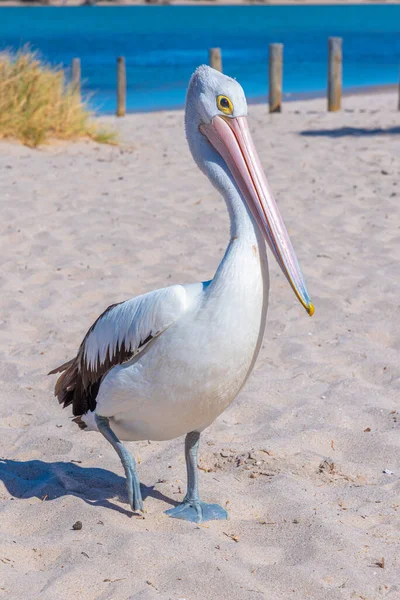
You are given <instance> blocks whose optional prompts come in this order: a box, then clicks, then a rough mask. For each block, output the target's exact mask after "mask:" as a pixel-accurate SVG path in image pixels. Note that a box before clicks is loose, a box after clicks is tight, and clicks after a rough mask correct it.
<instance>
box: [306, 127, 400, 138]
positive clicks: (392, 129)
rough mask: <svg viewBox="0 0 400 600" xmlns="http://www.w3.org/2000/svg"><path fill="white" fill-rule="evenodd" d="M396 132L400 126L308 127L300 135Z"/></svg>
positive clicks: (394, 133) (366, 134)
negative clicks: (372, 127) (385, 127)
mask: <svg viewBox="0 0 400 600" xmlns="http://www.w3.org/2000/svg"><path fill="white" fill-rule="evenodd" d="M396 134H400V127H397V126H396V127H389V128H388V129H382V128H380V127H378V128H376V129H369V128H368V127H338V129H306V130H304V131H300V135H305V136H308V137H320V136H327V137H345V136H353V137H363V136H374V135H396Z"/></svg>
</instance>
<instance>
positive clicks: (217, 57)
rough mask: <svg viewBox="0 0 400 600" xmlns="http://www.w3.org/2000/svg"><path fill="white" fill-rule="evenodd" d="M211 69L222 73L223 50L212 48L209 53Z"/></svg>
mask: <svg viewBox="0 0 400 600" xmlns="http://www.w3.org/2000/svg"><path fill="white" fill-rule="evenodd" d="M208 57H209V63H210V67H212V68H213V69H216V70H217V71H220V72H221V73H222V56H221V48H210V49H209V51H208Z"/></svg>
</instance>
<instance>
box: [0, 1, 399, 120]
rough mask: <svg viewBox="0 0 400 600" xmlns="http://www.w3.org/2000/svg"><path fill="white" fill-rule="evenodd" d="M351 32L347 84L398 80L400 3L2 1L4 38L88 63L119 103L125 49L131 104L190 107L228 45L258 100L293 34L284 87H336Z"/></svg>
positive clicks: (96, 85) (108, 106) (236, 72)
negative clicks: (338, 42) (331, 68)
mask: <svg viewBox="0 0 400 600" xmlns="http://www.w3.org/2000/svg"><path fill="white" fill-rule="evenodd" d="M329 36H340V37H342V38H343V83H344V88H350V87H359V86H378V85H383V84H392V83H396V82H397V81H398V78H399V65H400V5H340V6H339V5H337V6H259V5H257V6H168V5H163V6H115V7H114V6H112V7H98V6H81V7H5V8H0V48H1V49H5V48H13V49H17V48H20V47H21V46H23V45H24V44H26V43H29V44H30V45H31V47H32V48H33V49H36V50H38V51H39V52H40V54H41V56H42V57H43V59H45V60H46V61H48V62H50V63H51V64H55V65H63V66H64V67H69V65H70V63H71V60H72V58H73V57H79V58H80V59H81V64H82V78H83V93H84V94H85V95H89V96H90V104H91V106H92V107H93V108H95V109H96V110H98V111H99V112H105V113H108V112H113V111H114V110H115V105H116V58H117V56H125V58H126V64H127V81H128V93H127V107H128V110H129V111H152V110H160V109H164V108H178V107H182V106H183V103H184V99H185V90H186V86H187V83H188V80H189V77H190V75H191V73H192V72H193V71H194V69H195V68H196V66H198V65H199V64H202V63H206V62H207V61H208V48H210V47H221V49H222V57H223V70H224V72H225V73H227V74H228V75H231V76H232V77H236V78H237V79H238V80H239V81H240V83H241V84H242V85H243V87H244V89H245V92H246V95H247V97H248V98H249V100H250V101H260V100H261V101H262V100H264V99H265V98H266V95H267V88H268V80H267V78H268V45H269V44H270V43H272V42H281V43H283V44H284V82H283V88H284V94H285V98H287V99H290V98H291V97H293V96H294V95H298V94H302V93H307V94H319V93H323V91H324V90H325V89H326V65H327V40H328V37H329Z"/></svg>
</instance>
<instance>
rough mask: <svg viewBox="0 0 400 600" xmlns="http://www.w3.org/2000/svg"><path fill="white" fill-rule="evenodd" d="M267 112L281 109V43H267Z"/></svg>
mask: <svg viewBox="0 0 400 600" xmlns="http://www.w3.org/2000/svg"><path fill="white" fill-rule="evenodd" d="M268 67H269V68H268V71H269V112H270V113H275V112H281V111H282V72H283V44H270V45H269V65H268Z"/></svg>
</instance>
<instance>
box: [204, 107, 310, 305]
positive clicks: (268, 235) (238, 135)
mask: <svg viewBox="0 0 400 600" xmlns="http://www.w3.org/2000/svg"><path fill="white" fill-rule="evenodd" d="M200 131H201V132H202V133H203V134H204V135H205V136H206V137H207V139H208V140H209V142H210V143H211V144H212V145H213V146H214V148H215V149H216V150H217V152H218V153H219V154H220V155H221V156H222V158H223V159H224V161H225V163H226V164H227V166H228V168H229V170H230V171H231V173H232V175H233V177H234V179H235V181H236V184H237V186H238V188H239V189H240V191H241V193H242V196H243V198H244V199H245V201H246V203H247V205H248V207H249V209H250V211H251V213H252V215H253V217H254V219H255V221H256V223H257V224H258V226H259V228H260V230H261V231H262V233H263V234H264V236H265V239H266V241H267V243H268V245H269V247H270V249H271V251H272V253H273V255H274V256H275V258H276V260H277V262H278V264H279V266H280V268H281V269H282V271H283V273H284V275H285V277H286V279H287V280H288V282H289V283H290V285H291V287H292V289H293V291H294V293H295V294H296V296H297V298H298V300H299V301H300V302H301V304H302V305H303V306H304V308H305V309H306V311H307V312H308V314H309V315H310V317H311V316H312V315H313V314H314V305H313V304H312V303H311V301H310V298H309V295H308V292H307V288H306V284H305V281H304V278H303V275H302V273H301V270H300V267H299V263H298V261H297V258H296V255H295V253H294V250H293V246H292V243H291V241H290V238H289V235H288V232H287V230H286V227H285V224H284V222H283V220H282V217H281V215H280V212H279V209H278V206H277V204H276V202H275V199H274V196H273V195H272V192H271V190H270V187H269V185H268V182H267V178H266V176H265V174H264V171H263V168H262V166H261V163H260V159H259V157H258V154H257V151H256V148H255V146H254V142H253V140H252V137H251V134H250V131H249V126H248V124H247V119H246V117H236V118H233V117H222V116H219V115H217V116H215V117H214V118H213V120H212V121H211V123H209V124H202V125H201V126H200Z"/></svg>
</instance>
